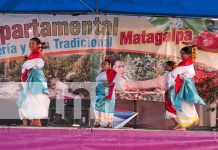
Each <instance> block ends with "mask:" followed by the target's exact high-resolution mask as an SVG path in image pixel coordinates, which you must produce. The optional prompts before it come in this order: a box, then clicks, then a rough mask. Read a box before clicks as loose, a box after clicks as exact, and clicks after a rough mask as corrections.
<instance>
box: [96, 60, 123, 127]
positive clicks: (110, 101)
mask: <svg viewBox="0 0 218 150" xmlns="http://www.w3.org/2000/svg"><path fill="white" fill-rule="evenodd" d="M111 61H112V57H106V58H105V60H104V61H103V62H102V69H103V71H102V72H101V73H100V74H99V75H98V76H97V78H96V81H97V88H96V99H95V103H94V108H95V117H96V118H95V127H100V125H104V126H105V127H107V128H112V123H113V119H114V109H115V89H114V87H115V84H116V83H118V81H119V77H118V75H117V73H116V71H114V70H113V69H111Z"/></svg>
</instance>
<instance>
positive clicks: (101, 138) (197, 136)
mask: <svg viewBox="0 0 218 150" xmlns="http://www.w3.org/2000/svg"><path fill="white" fill-rule="evenodd" d="M217 136H218V132H216V131H171V130H148V129H147V130H146V129H130V128H126V129H90V128H87V129H75V128H66V127H12V126H11V127H9V126H1V127H0V149H2V150H7V149H10V150H25V149H28V150H29V149H31V150H45V149H46V150H59V149H61V150H68V149H69V150H72V149H77V150H102V149H104V150H133V149H135V150H144V149H146V150H149V149H152V150H165V149H167V150H178V149H179V150H180V149H182V150H183V149H184V150H195V149H198V150H216V149H218V137H217Z"/></svg>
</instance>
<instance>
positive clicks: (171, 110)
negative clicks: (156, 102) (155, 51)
mask: <svg viewBox="0 0 218 150" xmlns="http://www.w3.org/2000/svg"><path fill="white" fill-rule="evenodd" d="M176 66H177V64H176V62H174V61H167V62H166V66H165V70H166V71H168V72H171V71H173V69H175V68H176ZM168 82H171V75H169V73H168V74H167V75H166V87H168ZM169 90H172V89H167V90H166V93H165V108H166V119H171V120H172V121H173V122H174V123H175V126H174V127H172V129H177V128H178V127H180V126H179V124H178V123H177V121H176V118H177V116H176V108H175V106H173V105H172V104H171V100H170V99H169V97H168V93H169ZM173 90H174V89H173Z"/></svg>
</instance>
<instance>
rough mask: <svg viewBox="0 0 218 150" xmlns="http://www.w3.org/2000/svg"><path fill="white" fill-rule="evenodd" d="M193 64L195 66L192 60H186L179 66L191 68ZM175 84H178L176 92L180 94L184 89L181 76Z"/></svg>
mask: <svg viewBox="0 0 218 150" xmlns="http://www.w3.org/2000/svg"><path fill="white" fill-rule="evenodd" d="M191 64H193V60H192V58H189V59H186V60H183V61H182V62H180V63H179V64H178V66H189V65H191ZM175 83H176V85H175V90H176V91H175V92H176V94H177V93H179V91H180V89H181V87H182V80H181V78H180V76H179V75H177V77H176V80H175Z"/></svg>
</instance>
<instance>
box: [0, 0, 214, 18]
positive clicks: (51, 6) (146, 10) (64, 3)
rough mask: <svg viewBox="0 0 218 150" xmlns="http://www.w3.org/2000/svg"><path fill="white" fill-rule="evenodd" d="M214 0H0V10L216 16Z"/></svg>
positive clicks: (6, 11) (5, 11) (7, 11)
mask: <svg viewBox="0 0 218 150" xmlns="http://www.w3.org/2000/svg"><path fill="white" fill-rule="evenodd" d="M217 6H218V1H217V0H207V1H205V0H191V1H189V0H16V1H15V0H1V2H0V12H4V13H13V12H21V13H23V12H27V13H32V12H37V13H38V12H40V13H49V12H57V13H58V12H63V13H66V12H69V13H78V12H79V13H107V14H108V13H112V14H135V15H168V16H191V17H218V9H217Z"/></svg>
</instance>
